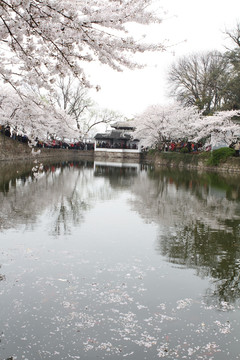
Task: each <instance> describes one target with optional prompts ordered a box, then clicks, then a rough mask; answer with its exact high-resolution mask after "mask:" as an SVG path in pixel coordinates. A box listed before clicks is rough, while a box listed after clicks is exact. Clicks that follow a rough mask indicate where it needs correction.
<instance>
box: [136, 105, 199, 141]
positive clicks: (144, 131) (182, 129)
mask: <svg viewBox="0 0 240 360" xmlns="http://www.w3.org/2000/svg"><path fill="white" fill-rule="evenodd" d="M198 119H199V113H198V110H197V108H196V107H186V108H184V107H182V106H181V105H180V104H174V105H151V106H149V107H148V108H147V109H146V110H145V111H144V112H143V113H142V114H139V115H138V116H137V117H136V119H135V125H136V131H135V134H134V136H135V137H136V138H138V139H139V140H140V141H141V144H142V145H143V146H146V147H151V146H155V145H157V144H159V143H162V142H165V141H169V140H177V139H179V138H181V139H185V138H187V137H189V136H191V135H192V132H191V131H192V126H191V125H190V124H192V122H194V121H197V120H198Z"/></svg>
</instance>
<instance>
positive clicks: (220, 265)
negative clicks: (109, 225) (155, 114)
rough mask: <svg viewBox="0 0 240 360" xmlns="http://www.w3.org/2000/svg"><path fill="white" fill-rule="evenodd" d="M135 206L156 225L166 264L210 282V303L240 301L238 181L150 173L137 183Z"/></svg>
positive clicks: (181, 173)
mask: <svg viewBox="0 0 240 360" xmlns="http://www.w3.org/2000/svg"><path fill="white" fill-rule="evenodd" d="M134 189H135V193H136V194H137V197H136V199H137V200H136V201H134V203H133V206H134V208H135V209H140V210H139V212H140V213H141V215H142V216H143V217H144V218H145V219H147V220H149V221H154V222H156V223H158V224H159V237H158V242H157V243H156V250H157V251H158V252H159V253H161V254H162V255H164V256H165V257H166V258H167V259H168V261H169V262H171V263H174V264H178V265H181V266H187V267H188V268H195V269H196V274H197V275H198V276H200V277H202V278H204V277H210V278H211V279H212V287H211V288H210V289H208V298H209V300H210V299H211V300H213V301H215V302H217V303H219V304H221V303H222V302H226V301H227V302H234V301H235V300H236V299H239V297H240V286H239V274H240V222H239V220H240V185H239V180H238V177H237V176H236V177H235V176H234V177H227V179H226V178H224V176H223V175H219V174H212V173H210V174H202V175H200V174H198V173H193V172H186V171H184V172H175V171H170V170H168V171H159V172H156V171H150V172H149V173H148V177H141V178H138V184H135V188H134Z"/></svg>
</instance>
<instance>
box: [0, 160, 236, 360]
mask: <svg viewBox="0 0 240 360" xmlns="http://www.w3.org/2000/svg"><path fill="white" fill-rule="evenodd" d="M1 169H2V170H1ZM239 220H240V181H239V175H235V176H234V175H232V176H230V175H223V174H216V173H199V172H188V171H186V170H181V171H179V170H175V169H164V168H161V169H154V168H153V167H152V166H147V165H144V164H131V163H128V164H121V163H101V162H95V163H93V162H90V161H79V162H77V161H74V162H71V161H64V162H61V163H60V162H59V163H56V164H50V165H44V166H43V168H42V169H41V170H40V171H38V172H37V171H36V172H32V171H31V170H29V169H28V168H24V169H22V167H21V166H19V168H18V166H17V165H16V164H12V165H9V167H8V169H7V170H6V167H5V168H4V167H2V168H1V167H0V304H1V306H0V320H1V322H0V324H1V327H0V359H1V360H6V359H14V360H15V359H18V360H19V359H21V360H23V359H24V360H41V359H48V360H49V359H51V360H52V359H53V360H55V359H56V360H63V359H64V360H65V359H89V360H92V359H111V360H112V359H114V360H115V359H123V358H126V359H131V360H143V359H148V360H155V359H159V358H166V359H167V360H175V359H181V360H182V359H191V360H195V359H214V360H226V359H227V358H228V359H231V360H235V359H240V301H239V300H240V221H239Z"/></svg>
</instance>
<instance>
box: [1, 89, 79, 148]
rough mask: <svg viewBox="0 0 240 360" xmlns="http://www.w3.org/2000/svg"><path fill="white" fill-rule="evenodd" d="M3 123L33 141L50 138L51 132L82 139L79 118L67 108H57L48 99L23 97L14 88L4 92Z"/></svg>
mask: <svg viewBox="0 0 240 360" xmlns="http://www.w3.org/2000/svg"><path fill="white" fill-rule="evenodd" d="M0 119H1V121H0V125H3V126H4V125H5V126H6V125H9V126H10V128H11V131H12V132H14V133H15V134H16V135H26V136H27V137H28V138H29V140H31V141H34V140H35V139H36V138H38V139H39V140H46V139H47V136H48V135H54V136H55V137H59V138H65V137H68V138H70V139H74V138H78V137H79V131H78V129H77V124H76V122H75V120H74V119H73V118H72V117H70V116H68V115H67V114H66V112H65V111H63V110H60V109H58V111H56V109H55V108H54V107H53V106H51V104H49V103H48V102H47V101H46V100H44V99H41V98H39V99H37V98H36V97H34V96H31V95H30V94H28V96H23V95H22V96H19V94H17V93H16V92H15V91H13V90H11V89H6V88H5V89H4V91H3V90H2V91H0Z"/></svg>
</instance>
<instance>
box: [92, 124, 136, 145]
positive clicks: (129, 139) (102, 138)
mask: <svg viewBox="0 0 240 360" xmlns="http://www.w3.org/2000/svg"><path fill="white" fill-rule="evenodd" d="M111 127H112V128H113V130H111V131H109V132H106V133H98V134H96V135H95V137H94V138H95V146H94V149H95V151H96V152H101V151H110V152H140V149H139V140H137V139H134V136H133V132H134V130H135V127H134V122H133V121H131V120H130V121H119V122H115V123H114V124H112V125H111Z"/></svg>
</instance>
